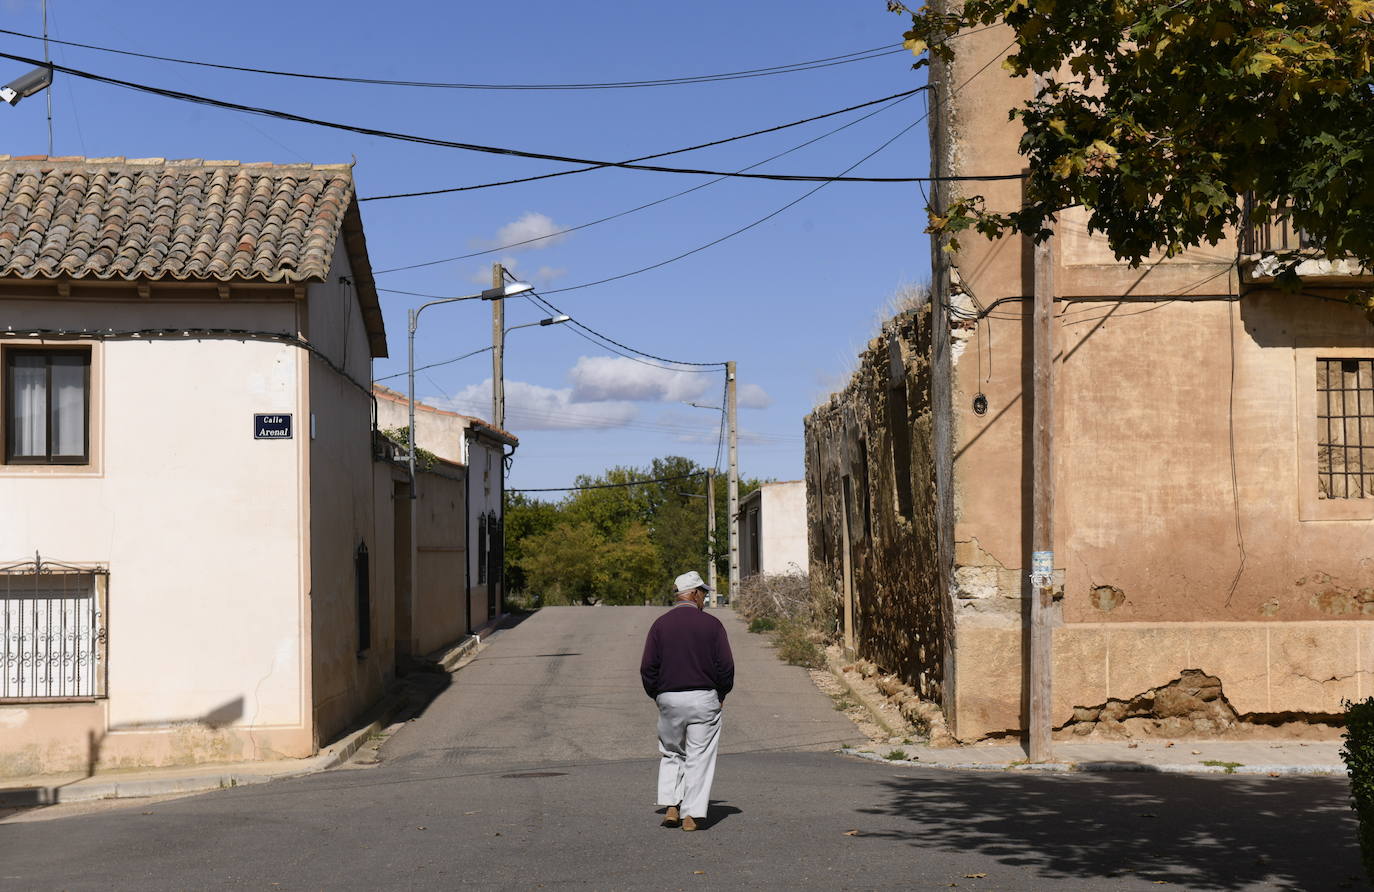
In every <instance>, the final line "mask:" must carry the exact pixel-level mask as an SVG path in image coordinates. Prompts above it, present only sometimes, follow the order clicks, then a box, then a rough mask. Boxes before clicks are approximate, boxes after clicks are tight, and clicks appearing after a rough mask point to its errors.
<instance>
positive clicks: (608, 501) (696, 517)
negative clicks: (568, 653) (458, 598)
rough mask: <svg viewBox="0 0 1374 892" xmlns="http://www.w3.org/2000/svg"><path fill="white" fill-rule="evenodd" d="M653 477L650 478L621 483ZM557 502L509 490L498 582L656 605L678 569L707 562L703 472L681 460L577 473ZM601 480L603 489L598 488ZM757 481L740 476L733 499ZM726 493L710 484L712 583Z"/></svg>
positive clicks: (724, 555) (557, 596)
mask: <svg viewBox="0 0 1374 892" xmlns="http://www.w3.org/2000/svg"><path fill="white" fill-rule="evenodd" d="M643 480H653V481H659V482H654V483H639V484H635V485H626V486H621V485H617V484H630V483H634V481H643ZM576 483H577V484H578V485H579V486H585V487H595V488H589V489H581V490H576V491H573V492H570V493H568V495H567V496H565V497H564V498H563V499H562V500H561V501H558V502H542V501H539V500H537V499H532V498H529V497H528V496H526V495H525V494H523V493H511V494H510V495H509V497H508V499H507V503H506V578H507V579H508V580H509V582H510V585H511V588H512V590H513V591H528V592H530V593H532V594H534V595H536V596H538V597H539V598H540V599H541V602H542V603H544V604H582V603H591V602H593V601H595V600H600V601H603V602H606V603H615V604H640V603H643V602H644V601H645V600H646V599H647V600H653V601H659V602H666V601H667V599H668V597H669V596H670V595H671V593H672V581H673V578H674V577H676V576H677V575H678V574H680V573H684V572H686V571H688V570H697V571H698V572H700V573H702V574H703V575H705V572H706V564H707V538H708V536H707V530H706V476H705V472H704V469H703V468H702V467H701V466H700V465H698V464H696V463H695V462H693V461H692V460H691V459H687V458H683V457H682V456H666V457H664V458H656V459H654V460H653V461H652V462H650V464H649V466H648V467H645V468H635V467H614V468H610V469H608V470H607V471H606V472H605V473H604V474H601V475H596V476H591V475H583V476H580V477H578V478H577V480H576ZM608 484H609V485H608ZM758 486H759V481H758V480H745V481H741V485H740V495H741V497H743V496H744V495H747V494H748V493H750V492H752V491H753V490H754V489H757V488H758ZM726 500H727V491H726V484H725V477H724V475H720V476H718V478H717V480H716V521H717V527H718V529H719V532H718V535H717V537H716V541H715V544H714V552H713V553H715V554H716V555H717V560H718V562H719V573H720V578H721V580H722V587H724V582H723V580H725V578H726V574H727V572H728V560H729V550H728V548H727V545H726V543H727V535H726V530H727V524H726V522H727V519H728V517H729V515H728V506H727V501H726Z"/></svg>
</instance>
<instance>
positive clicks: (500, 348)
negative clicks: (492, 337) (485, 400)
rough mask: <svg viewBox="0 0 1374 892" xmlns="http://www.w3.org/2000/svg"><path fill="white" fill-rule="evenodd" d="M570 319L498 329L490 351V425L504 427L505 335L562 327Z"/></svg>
mask: <svg viewBox="0 0 1374 892" xmlns="http://www.w3.org/2000/svg"><path fill="white" fill-rule="evenodd" d="M571 321H572V317H571V316H568V315H566V314H565V315H562V316H550V317H549V318H547V319H540V320H539V321H538V322H526V323H525V324H523V325H512V326H511V327H510V328H498V329H496V331H497V332H499V333H500V337H499V338H496V343H495V344H492V351H491V357H492V360H491V364H492V368H491V423H492V424H494V425H496V426H497V427H499V428H501V429H502V430H504V429H505V427H506V335H508V334H510V333H511V332H513V331H515V330H516V329H517V328H530V327H532V326H535V325H562V324H563V323H564V322H571Z"/></svg>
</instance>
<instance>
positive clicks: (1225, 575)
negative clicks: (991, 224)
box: [934, 29, 1374, 740]
mask: <svg viewBox="0 0 1374 892" xmlns="http://www.w3.org/2000/svg"><path fill="white" fill-rule="evenodd" d="M1009 39H1010V37H1009V35H1008V33H1007V32H1005V31H1003V30H1001V29H994V30H990V31H986V32H982V33H977V34H972V35H970V36H968V37H966V38H961V39H960V43H959V47H958V52H959V57H958V59H957V60H956V61H955V63H953V65H952V66H950V67H949V70H948V71H946V75H947V78H948V83H949V84H950V85H954V86H957V87H958V89H951V90H947V91H945V92H944V93H942V94H941V96H942V99H943V108H942V109H941V112H940V114H938V115H937V117H938V119H939V123H938V124H937V130H938V139H937V143H938V144H940V145H941V146H942V148H941V150H940V152H939V157H938V159H937V161H938V162H939V163H940V164H942V165H943V167H942V169H941V171H940V172H942V173H949V174H956V175H958V174H974V175H977V174H985V173H989V172H994V173H1001V172H1006V171H1011V170H1016V169H1017V168H1019V167H1020V166H1022V164H1023V159H1021V158H1020V157H1019V156H1018V155H1017V153H1016V145H1017V140H1018V138H1019V134H1018V132H1017V130H1016V128H1015V126H1014V125H1009V124H1008V122H1007V115H1006V111H1007V109H1008V108H1010V107H1012V106H1013V105H1015V104H1017V103H1019V102H1020V101H1022V100H1023V99H1024V98H1025V97H1027V96H1028V95H1029V90H1030V83H1029V81H1028V80H1017V79H1013V78H1010V77H1008V76H1007V75H1006V74H1005V72H1003V71H1001V70H1000V69H999V68H998V67H997V65H996V63H995V61H994V60H995V59H996V58H997V57H999V56H1000V54H1001V53H1002V52H1004V48H1005V46H1006V43H1007V42H1008V40H1009ZM990 61H992V62H993V64H991V65H989V66H988V67H987V68H986V69H984V68H983V67H982V66H984V64H985V63H988V62H990ZM950 188H951V190H958V189H962V190H963V191H964V192H965V193H967V192H969V191H975V190H976V191H977V192H978V193H980V194H982V195H984V196H985V197H986V198H987V199H988V206H989V207H990V208H991V209H999V210H1000V209H1010V208H1013V207H1015V206H1016V204H1017V203H1018V202H1019V200H1020V196H1019V193H1018V187H1017V186H1016V184H1015V183H1002V184H998V183H980V184H969V183H963V184H955V185H952V186H950ZM1086 223H1087V220H1086V215H1085V214H1084V213H1083V212H1082V211H1081V210H1078V209H1074V210H1070V211H1066V212H1064V213H1063V214H1061V215H1060V216H1059V219H1058V220H1057V221H1056V222H1055V225H1054V230H1055V233H1056V237H1055V241H1054V261H1053V274H1054V289H1053V291H1054V295H1055V298H1056V304H1055V311H1054V326H1053V338H1054V344H1055V346H1054V353H1055V358H1056V359H1055V374H1056V385H1055V392H1054V413H1053V419H1052V430H1053V432H1054V464H1053V469H1054V483H1055V492H1056V504H1055V517H1054V521H1055V536H1054V551H1055V557H1056V570H1057V576H1058V579H1057V582H1058V583H1059V586H1060V588H1059V592H1058V596H1057V599H1056V607H1055V611H1056V612H1055V616H1054V620H1053V621H1054V624H1055V626H1056V628H1055V630H1054V659H1053V665H1054V669H1053V675H1054V677H1053V686H1054V707H1053V715H1054V721H1055V723H1056V724H1057V725H1063V724H1065V723H1068V722H1070V721H1072V720H1073V718H1074V716H1075V712H1076V711H1075V707H1079V708H1081V709H1084V710H1086V711H1087V712H1091V707H1093V706H1095V705H1096V706H1101V705H1102V704H1103V703H1105V702H1107V701H1108V700H1118V701H1123V702H1130V701H1132V699H1133V698H1138V697H1139V696H1140V695H1142V694H1144V693H1146V692H1148V691H1151V690H1154V689H1157V688H1160V687H1161V686H1166V685H1168V684H1169V683H1170V682H1171V681H1173V680H1175V679H1178V678H1179V677H1180V676H1181V675H1183V674H1184V673H1185V672H1188V671H1190V670H1197V671H1199V672H1203V673H1205V674H1206V675H1207V676H1209V677H1214V678H1216V679H1217V680H1218V681H1219V683H1220V685H1221V686H1222V687H1223V689H1224V692H1225V697H1226V698H1227V700H1228V701H1229V703H1230V704H1231V706H1232V707H1234V709H1235V711H1236V713H1238V714H1239V715H1240V716H1241V718H1242V719H1246V718H1248V719H1252V720H1256V721H1272V720H1274V717H1275V716H1284V715H1289V714H1300V715H1308V716H1314V717H1321V716H1324V715H1327V714H1330V713H1332V712H1335V711H1338V707H1339V702H1340V700H1341V698H1343V697H1355V696H1367V695H1368V694H1369V693H1370V692H1371V684H1370V681H1371V680H1370V677H1369V675H1368V673H1369V671H1370V668H1371V667H1374V652H1371V651H1370V650H1369V646H1368V643H1367V642H1366V637H1367V636H1366V627H1365V624H1364V622H1363V618H1364V617H1366V616H1369V615H1370V614H1374V561H1371V560H1369V559H1368V558H1366V557H1365V556H1366V555H1368V554H1369V553H1370V546H1371V545H1374V541H1372V540H1371V536H1372V535H1374V499H1356V500H1320V499H1317V498H1316V494H1315V491H1314V490H1315V480H1316V472H1315V463H1316V445H1315V443H1316V441H1315V431H1314V427H1315V424H1316V409H1315V404H1314V400H1315V398H1314V389H1315V362H1316V359H1317V358H1365V359H1369V358H1374V328H1371V327H1370V326H1369V324H1368V323H1367V322H1366V321H1365V320H1364V319H1363V318H1362V317H1361V315H1360V314H1359V313H1358V312H1356V311H1354V310H1353V309H1351V308H1349V307H1347V306H1342V305H1341V304H1340V303H1339V302H1322V301H1319V300H1316V299H1313V298H1303V297H1297V296H1292V295H1277V294H1273V293H1265V292H1263V291H1258V290H1254V289H1250V290H1248V291H1245V292H1243V291H1242V287H1241V286H1242V282H1241V281H1240V280H1239V278H1238V276H1237V274H1236V270H1235V267H1234V261H1235V259H1236V256H1237V250H1236V245H1235V243H1234V242H1233V241H1230V240H1227V241H1223V242H1222V243H1220V244H1219V245H1217V246H1215V247H1203V248H1200V249H1197V250H1193V251H1189V252H1186V253H1184V254H1182V255H1180V256H1178V257H1175V258H1162V257H1157V258H1149V259H1147V260H1146V262H1145V263H1143V264H1142V265H1141V266H1139V267H1138V268H1135V269H1132V268H1130V267H1129V266H1128V265H1126V264H1122V263H1119V262H1117V261H1116V259H1115V258H1114V257H1113V256H1112V254H1111V252H1110V250H1109V249H1107V248H1106V246H1105V244H1104V243H1103V242H1102V240H1101V239H1100V238H1098V237H1095V236H1091V235H1089V233H1088V232H1087V226H1086ZM936 272H937V279H938V278H940V277H944V279H943V281H937V282H936V283H935V288H934V290H935V291H936V293H937V294H938V293H940V291H941V289H942V288H943V289H945V290H946V291H947V292H948V293H949V294H950V301H951V303H952V304H953V305H954V306H955V307H956V308H962V311H961V312H956V313H955V316H956V327H958V328H962V329H963V335H964V338H965V341H964V346H963V347H962V350H961V351H960V350H958V348H956V352H957V355H956V356H955V358H954V361H953V363H952V373H953V382H952V396H951V405H952V411H953V420H954V425H953V429H952V432H951V445H952V448H953V453H954V486H953V498H954V503H955V527H954V539H955V542H956V546H955V555H954V565H953V576H952V580H951V586H950V589H951V594H952V605H953V617H954V619H953V632H954V636H955V637H954V647H953V650H952V654H953V662H954V666H955V668H954V674H955V676H956V678H957V682H958V683H957V686H956V690H957V695H956V698H955V702H954V703H953V704H952V709H950V710H949V711H950V712H951V728H952V730H954V732H955V734H956V735H957V736H958V737H960V738H962V739H966V740H967V739H976V738H979V737H982V736H985V735H988V734H997V733H1004V732H1009V731H1016V730H1017V729H1019V728H1021V726H1022V696H1023V668H1022V667H1023V663H1022V643H1023V635H1024V630H1023V625H1022V610H1023V605H1024V594H1025V591H1024V587H1025V584H1026V583H1025V577H1026V567H1027V564H1028V555H1029V550H1030V542H1029V520H1028V517H1027V509H1028V499H1029V490H1028V487H1029V461H1030V455H1029V449H1028V441H1027V432H1028V431H1029V430H1030V429H1031V424H1030V415H1029V413H1030V411H1031V406H1030V405H1029V401H1028V399H1027V398H1026V397H1027V392H1028V389H1029V381H1030V377H1029V376H1030V368H1029V364H1028V359H1027V357H1028V356H1029V353H1030V341H1029V338H1030V330H1029V324H1028V318H1029V316H1028V313H1029V300H1028V298H1029V296H1030V294H1031V293H1032V290H1033V288H1032V282H1033V269H1032V264H1031V260H1030V246H1029V244H1028V243H1026V242H1024V241H1023V240H1020V239H1010V238H1009V239H1001V240H999V241H995V242H989V241H986V240H983V239H981V238H980V237H977V236H970V235H966V236H965V237H964V238H963V239H962V240H961V246H960V249H959V250H958V251H955V252H952V253H950V254H948V255H946V256H942V257H941V258H940V263H937V270H936ZM1242 293H1244V297H1241V295H1242ZM961 316H962V317H968V318H967V319H966V321H962V322H961V321H959V320H958V318H957V317H961ZM956 334H957V332H956ZM979 395H982V396H983V397H984V398H985V399H986V400H987V413H986V414H985V415H979V414H977V413H976V412H975V411H974V409H973V406H974V400H975V398H976V397H978V396H979ZM1367 605H1368V606H1367ZM947 706H948V704H947ZM1170 728H1171V730H1172V731H1175V732H1176V731H1177V728H1176V727H1174V726H1170Z"/></svg>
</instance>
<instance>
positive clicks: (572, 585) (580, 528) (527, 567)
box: [507, 520, 607, 606]
mask: <svg viewBox="0 0 1374 892" xmlns="http://www.w3.org/2000/svg"><path fill="white" fill-rule="evenodd" d="M606 541H607V540H606V537H605V536H603V535H602V534H601V533H600V532H599V531H598V530H597V529H596V527H594V526H592V525H591V524H590V523H587V522H586V521H567V520H563V521H561V522H560V523H559V524H558V525H556V526H554V527H552V528H550V529H548V530H545V531H544V532H542V533H535V534H534V535H532V536H530V537H529V538H527V539H526V540H525V541H524V542H523V544H522V557H521V560H520V567H521V569H522V570H523V571H524V574H525V580H526V581H527V582H528V584H529V587H530V591H532V592H534V593H535V594H536V595H538V596H539V599H540V603H541V604H546V605H550V606H558V605H566V604H590V603H592V601H593V600H594V599H595V597H596V591H597V583H598V581H599V579H598V572H599V571H600V569H601V562H602V559H603V558H602V553H601V552H602V548H603V546H604V545H605V544H606ZM507 547H509V545H508V546H507Z"/></svg>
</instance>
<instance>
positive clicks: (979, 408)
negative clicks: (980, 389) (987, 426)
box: [973, 393, 988, 415]
mask: <svg viewBox="0 0 1374 892" xmlns="http://www.w3.org/2000/svg"><path fill="white" fill-rule="evenodd" d="M973 414H975V415H986V414H988V398H987V397H985V396H983V395H982V394H981V393H979V394H975V395H974V397H973Z"/></svg>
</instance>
